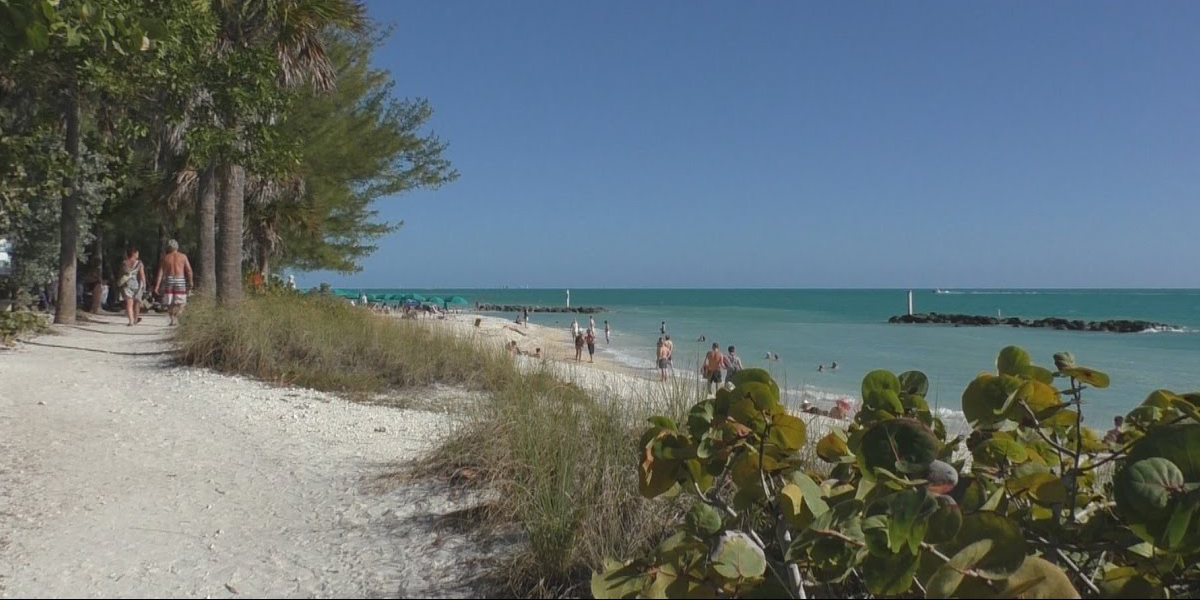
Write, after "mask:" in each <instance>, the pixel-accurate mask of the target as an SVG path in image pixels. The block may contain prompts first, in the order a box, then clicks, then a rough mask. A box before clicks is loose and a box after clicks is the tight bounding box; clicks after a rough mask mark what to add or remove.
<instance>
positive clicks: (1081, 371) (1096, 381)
mask: <svg viewBox="0 0 1200 600" xmlns="http://www.w3.org/2000/svg"><path fill="white" fill-rule="evenodd" d="M1059 372H1060V373H1062V374H1063V375H1065V376H1067V377H1073V378H1075V380H1076V381H1079V382H1082V383H1086V384H1088V385H1090V386H1092V387H1094V388H1106V387H1108V375H1105V374H1104V373H1101V372H1100V371H1097V370H1095V369H1089V368H1087V367H1068V368H1066V369H1060V370H1059Z"/></svg>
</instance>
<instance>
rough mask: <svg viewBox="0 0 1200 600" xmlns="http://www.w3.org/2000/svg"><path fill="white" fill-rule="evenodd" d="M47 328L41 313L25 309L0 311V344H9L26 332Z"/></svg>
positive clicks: (42, 330)
mask: <svg viewBox="0 0 1200 600" xmlns="http://www.w3.org/2000/svg"><path fill="white" fill-rule="evenodd" d="M48 330H49V327H47V326H46V320H45V319H43V318H42V316H41V315H38V314H36V313H31V312H26V311H15V312H8V311H4V312H0V345H9V344H12V343H13V342H15V341H17V339H18V338H20V337H22V336H24V335H26V334H30V333H32V334H38V333H45V332H46V331H48Z"/></svg>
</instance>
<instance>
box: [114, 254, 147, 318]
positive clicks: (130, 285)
mask: <svg viewBox="0 0 1200 600" xmlns="http://www.w3.org/2000/svg"><path fill="white" fill-rule="evenodd" d="M117 287H118V288H120V290H121V299H122V300H124V301H125V315H126V316H127V317H129V325H128V326H129V327H133V326H134V325H136V324H138V323H140V322H141V321H142V316H141V312H142V290H144V289H146V268H145V267H144V266H142V261H141V259H140V255H139V253H138V251H137V248H129V249H128V250H126V251H125V260H124V261H123V262H122V263H121V275H120V277H118V279H117Z"/></svg>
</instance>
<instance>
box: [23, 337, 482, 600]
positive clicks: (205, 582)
mask: <svg viewBox="0 0 1200 600" xmlns="http://www.w3.org/2000/svg"><path fill="white" fill-rule="evenodd" d="M54 331H55V333H56V334H57V335H47V336H41V337H39V338H37V339H36V340H33V341H32V342H30V343H23V344H20V345H18V346H17V347H16V348H14V349H3V350H0V596H2V597H14V598H23V597H118V596H119V597H179V596H189V597H212V598H222V597H236V596H252V597H314V596H315V597H348V596H353V597H378V596H393V597H421V596H425V597H430V596H432V597H471V596H472V594H474V593H476V592H475V591H474V590H473V588H472V587H471V575H472V574H476V573H477V572H478V570H477V569H473V568H469V566H470V565H472V564H473V562H474V561H476V560H478V559H480V558H481V557H482V556H484V555H486V554H487V552H486V550H487V549H486V548H481V547H479V546H477V545H476V544H474V543H472V542H470V541H469V540H468V539H467V538H466V537H465V536H464V535H462V534H458V533H454V532H452V531H450V530H449V529H447V528H445V527H439V526H438V523H439V521H440V520H442V519H443V518H444V517H445V516H447V515H451V514H453V513H454V512H455V511H459V510H463V509H467V508H470V507H472V506H473V505H474V504H475V499H473V498H471V497H469V496H466V495H463V494H462V493H461V492H458V491H452V490H451V489H450V488H449V487H447V486H445V485H441V484H438V483H432V482H422V483H412V482H407V481H404V480H402V479H398V478H395V477H392V476H391V474H392V473H394V472H395V471H396V470H397V468H398V465H400V466H401V467H402V466H403V465H404V464H405V463H406V462H408V461H411V460H412V459H414V458H416V457H418V456H420V455H421V454H422V453H424V452H426V451H427V450H429V449H430V448H432V447H433V446H434V444H436V443H437V441H438V439H439V437H440V436H441V435H442V434H443V433H444V432H445V431H446V430H447V428H448V427H450V426H451V417H449V416H447V415H446V414H445V413H435V412H430V411H426V410H409V409H399V408H392V407H387V406H368V405H364V404H360V403H351V402H347V401H345V400H342V399H340V398H337V397H335V396H332V395H329V394H324V393H320V392H314V391H311V390H305V389H296V388H287V387H277V386H271V385H267V384H264V383H260V382H257V381H252V380H248V379H245V378H241V377H232V376H226V375H221V374H217V373H213V372H210V371H206V370H203V369H195V368H188V367H179V366H176V365H174V364H173V361H172V359H171V355H170V353H169V349H170V347H169V343H168V335H169V333H170V331H169V329H168V328H167V327H166V318H165V316H159V315H153V314H151V315H147V316H146V317H145V322H144V323H143V324H142V325H140V326H138V327H134V328H129V327H126V326H125V324H124V322H123V317H115V316H101V317H98V318H96V320H95V321H94V322H90V323H81V324H79V325H77V326H69V327H59V326H56V327H55V328H54ZM406 395H408V396H409V397H410V399H411V400H412V401H413V403H414V404H419V405H422V406H431V405H446V406H453V405H456V404H462V403H463V402H467V401H469V399H467V398H466V397H465V396H464V393H463V392H461V391H460V390H456V389H454V388H437V389H432V390H425V391H417V392H406Z"/></svg>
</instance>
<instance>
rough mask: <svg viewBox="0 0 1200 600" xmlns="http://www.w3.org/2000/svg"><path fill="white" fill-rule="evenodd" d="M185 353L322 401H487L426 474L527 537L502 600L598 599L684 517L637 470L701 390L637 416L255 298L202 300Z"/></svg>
mask: <svg viewBox="0 0 1200 600" xmlns="http://www.w3.org/2000/svg"><path fill="white" fill-rule="evenodd" d="M176 343H177V346H178V351H179V356H180V359H181V360H182V361H183V362H184V363H186V364H191V365H197V366H204V367H209V368H213V369H217V370H220V371H224V372H230V373H238V374H244V375H249V376H253V377H256V378H259V379H264V380H267V381H272V382H279V383H287V384H295V385H301V386H307V387H313V388H317V389H322V390H329V391H339V392H367V393H373V392H380V391H389V390H397V389H403V388H406V387H411V386H420V385H428V384H433V383H444V384H456V385H463V386H467V387H471V388H473V389H477V390H481V391H484V392H487V393H486V394H484V395H483V399H482V400H480V401H479V402H478V404H477V405H473V406H471V407H469V408H468V409H467V410H464V411H462V413H461V414H459V415H458V417H457V418H458V419H459V423H460V424H459V426H458V427H456V429H455V431H454V433H452V434H451V435H450V436H449V437H448V438H447V439H445V440H444V441H443V443H442V444H441V446H440V448H439V449H437V450H436V451H435V452H434V453H433V454H432V455H430V456H429V457H427V458H426V459H425V460H424V461H423V462H422V463H421V464H420V465H418V467H417V469H416V470H415V472H414V474H415V475H418V476H436V477H443V478H445V479H448V480H451V481H469V482H470V485H478V486H482V487H483V488H484V489H487V490H489V491H490V492H491V493H489V494H488V497H490V498H494V500H493V501H491V502H490V503H489V505H488V506H487V507H486V509H485V510H484V511H483V513H484V514H485V515H486V519H485V520H483V521H482V522H480V523H478V524H479V525H480V527H481V528H486V529H490V530H493V531H515V532H518V533H519V534H520V539H521V540H522V541H521V543H520V544H518V548H517V550H516V551H515V552H514V553H512V554H511V555H508V556H504V557H497V562H496V564H494V565H492V566H491V568H490V570H489V572H488V573H485V574H484V578H485V579H486V580H489V581H490V582H491V583H493V584H494V585H496V586H497V589H495V590H494V592H495V593H500V594H503V595H511V596H513V597H569V596H587V595H588V590H587V585H588V579H589V577H590V575H591V569H593V568H596V567H598V566H600V564H601V561H602V560H603V559H604V558H605V557H620V556H634V555H638V554H639V553H641V552H643V551H645V550H646V548H647V547H648V546H649V545H650V544H654V543H657V542H658V541H659V540H660V539H661V538H662V536H663V534H664V532H665V527H666V525H667V524H668V523H670V522H672V520H673V519H672V517H673V516H676V515H677V514H678V511H680V510H681V509H682V508H683V507H682V506H680V505H676V504H672V503H669V502H662V501H656V502H650V501H647V500H645V499H643V498H642V497H641V496H640V495H638V492H637V490H638V485H637V479H636V470H635V469H634V465H635V464H636V461H637V456H638V455H637V448H636V446H637V437H638V435H639V434H640V432H641V430H642V429H644V428H645V426H646V423H645V418H646V417H647V416H649V415H651V414H666V415H670V416H673V417H678V416H681V415H683V414H684V412H685V411H686V409H687V407H688V406H690V405H691V404H692V403H693V402H695V400H696V399H695V398H693V397H692V396H693V395H694V393H695V389H694V386H692V387H688V386H685V385H668V386H664V387H663V388H662V391H661V393H658V394H656V397H655V398H644V399H640V400H639V402H637V404H636V405H630V404H628V403H627V402H626V400H625V399H621V398H610V397H602V396H597V395H595V394H591V393H589V392H587V391H585V390H583V389H582V388H580V387H578V386H576V385H574V384H571V383H567V382H565V381H563V380H562V379H560V378H559V377H556V376H555V375H554V374H552V373H551V372H550V371H549V370H548V369H547V368H545V367H536V366H530V365H528V364H527V365H526V366H525V367H524V368H522V367H521V366H520V365H518V364H517V363H516V362H514V360H513V359H512V357H511V356H509V355H508V354H506V353H504V352H503V351H502V350H501V349H499V348H492V347H488V346H485V345H482V344H480V343H479V342H478V341H476V340H471V339H467V338H459V337H455V336H454V335H452V334H451V333H450V332H449V331H448V330H445V329H440V328H437V327H431V326H430V324H422V323H414V322H407V321H401V320H398V319H391V318H385V317H379V316H377V315H373V314H371V313H370V312H368V311H365V310H362V309H359V308H354V307H351V306H349V305H348V304H346V303H344V302H340V301H337V300H331V299H321V298H309V297H299V296H294V295H281V296H266V297H254V298H249V299H247V300H245V301H244V302H243V303H242V304H241V305H240V306H239V307H238V309H237V310H228V309H224V308H220V307H218V306H216V305H215V304H214V303H213V302H211V301H207V300H204V299H198V300H197V301H196V302H194V303H193V304H192V305H191V306H189V307H188V309H187V312H186V313H185V315H184V318H183V320H182V324H181V326H180V327H179V330H178V332H177V336H176ZM448 408H452V407H448ZM468 471H469V472H471V473H473V474H475V475H474V476H473V477H470V478H464V477H461V474H463V473H464V472H468Z"/></svg>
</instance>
